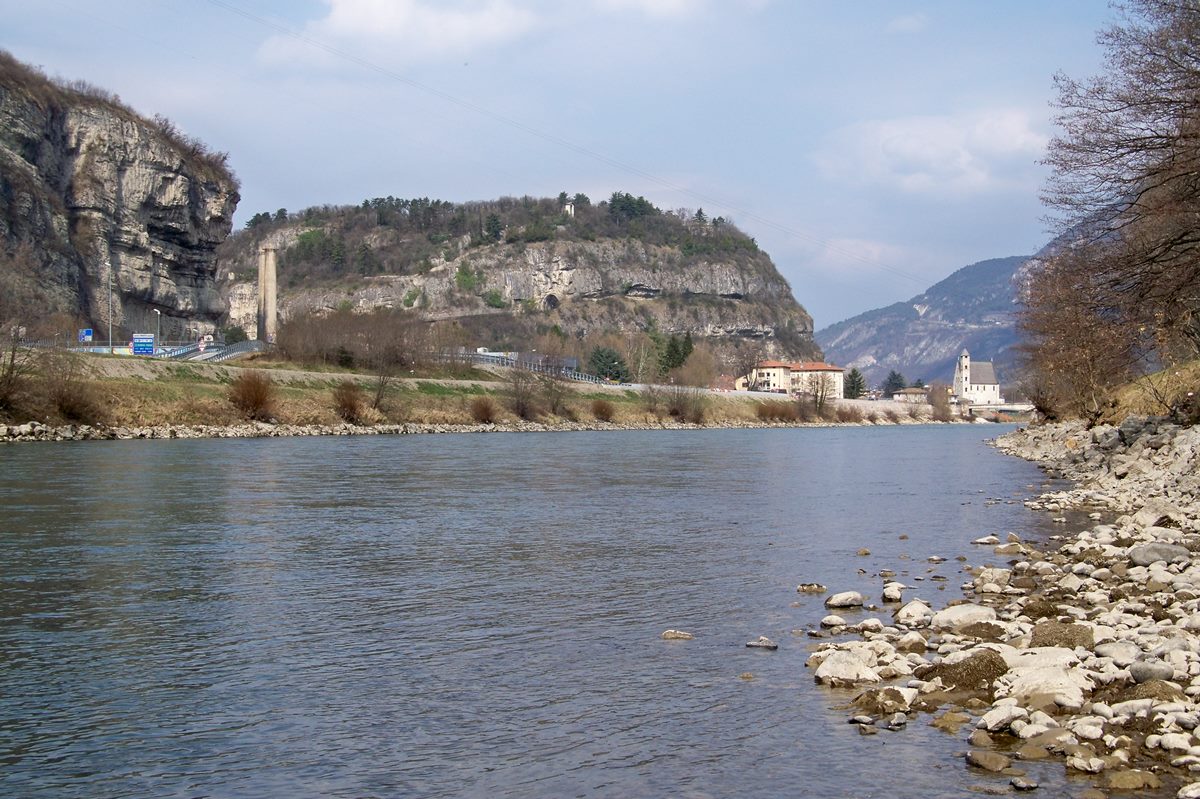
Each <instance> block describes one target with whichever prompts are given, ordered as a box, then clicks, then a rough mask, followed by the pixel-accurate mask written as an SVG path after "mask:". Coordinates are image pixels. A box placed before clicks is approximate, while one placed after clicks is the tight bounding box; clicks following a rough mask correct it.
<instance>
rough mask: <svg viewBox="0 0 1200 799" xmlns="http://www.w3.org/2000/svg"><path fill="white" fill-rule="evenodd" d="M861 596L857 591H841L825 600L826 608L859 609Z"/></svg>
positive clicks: (861, 602)
mask: <svg viewBox="0 0 1200 799" xmlns="http://www.w3.org/2000/svg"><path fill="white" fill-rule="evenodd" d="M862 604H863V595H862V594H860V593H858V592H857V591H842V592H840V593H837V594H832V595H831V596H828V597H826V598H825V607H827V608H861V607H862Z"/></svg>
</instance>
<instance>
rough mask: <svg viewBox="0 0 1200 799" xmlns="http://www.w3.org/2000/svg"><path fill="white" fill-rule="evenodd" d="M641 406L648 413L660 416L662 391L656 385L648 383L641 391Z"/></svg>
mask: <svg viewBox="0 0 1200 799" xmlns="http://www.w3.org/2000/svg"><path fill="white" fill-rule="evenodd" d="M641 396H642V407H643V408H645V409H646V410H647V411H648V412H649V413H652V414H654V415H655V416H661V415H662V413H661V405H662V403H663V391H662V389H661V388H659V387H658V386H656V385H653V384H648V385H647V386H646V387H645V388H643V389H642V391H641Z"/></svg>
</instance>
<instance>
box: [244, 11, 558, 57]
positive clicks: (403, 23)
mask: <svg viewBox="0 0 1200 799" xmlns="http://www.w3.org/2000/svg"><path fill="white" fill-rule="evenodd" d="M325 2H326V4H327V5H328V6H329V9H328V13H327V14H326V15H325V16H324V17H322V18H320V19H318V20H315V21H313V22H310V23H309V24H308V25H307V26H305V28H304V31H303V35H304V36H306V37H308V38H310V39H313V40H315V41H318V42H320V43H321V44H324V45H328V46H330V47H334V48H337V49H339V50H346V51H349V52H352V53H354V54H356V55H361V56H363V57H367V58H372V59H376V60H379V61H381V62H383V63H394V62H396V61H410V60H413V59H415V58H428V57H437V56H446V57H460V56H464V55H469V54H470V53H472V52H474V51H475V50H477V49H478V48H481V47H488V46H493V45H497V44H500V43H503V42H506V41H510V40H512V39H516V38H519V37H520V36H522V35H524V34H525V33H527V32H528V31H530V30H531V29H532V28H534V27H535V26H536V25H537V23H538V17H537V15H536V14H535V13H534V12H532V11H530V10H529V9H527V8H523V7H521V6H520V5H518V4H517V3H515V2H512V1H511V0H477V1H475V2H463V0H458V1H457V2H450V1H449V0H447V1H446V2H431V1H430V0H325ZM261 54H262V56H263V57H264V58H265V59H266V60H268V61H276V62H278V61H284V62H286V61H293V60H304V61H305V62H310V63H311V62H313V61H314V60H316V59H317V58H318V57H319V53H318V52H317V51H314V49H313V48H312V46H311V45H309V44H306V43H304V42H301V41H298V40H297V39H294V38H292V37H290V36H282V35H280V36H273V37H271V38H270V39H268V40H267V41H266V42H265V43H264V44H263V47H262V50H261Z"/></svg>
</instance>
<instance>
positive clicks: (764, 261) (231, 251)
mask: <svg viewBox="0 0 1200 799" xmlns="http://www.w3.org/2000/svg"><path fill="white" fill-rule="evenodd" d="M302 232H303V230H302V228H301V227H300V226H296V227H292V226H288V227H286V228H283V229H281V230H277V231H275V232H274V233H273V234H272V237H273V241H274V242H275V243H276V244H277V246H279V247H280V249H281V251H282V252H283V265H282V266H281V269H282V270H283V271H282V272H281V274H285V275H286V271H287V250H288V247H289V246H291V245H292V244H294V243H295V242H296V241H297V239H298V237H299V236H300V235H301V233H302ZM248 235H249V234H239V236H238V240H237V241H231V243H230V245H229V246H227V247H226V248H223V252H224V253H225V260H224V261H223V264H227V265H228V268H229V269H230V271H231V272H235V273H238V274H247V273H249V272H250V271H251V266H252V258H253V254H254V248H253V247H252V246H249V244H248V242H246V241H241V239H245V238H247V237H248ZM469 243H470V237H469V236H466V237H463V238H461V239H459V240H456V241H455V242H453V243H452V246H447V247H446V248H445V249H444V250H443V251H442V252H441V253H440V254H439V255H438V256H437V257H434V258H432V259H431V261H430V264H431V265H430V267H429V269H428V270H427V271H424V272H422V273H417V274H403V275H394V274H386V275H375V276H369V277H362V278H359V279H356V280H355V281H353V282H352V283H348V284H346V285H341V284H338V285H336V286H334V285H325V286H308V285H301V286H295V287H291V288H288V287H287V285H286V276H285V278H284V279H282V281H281V291H282V294H281V296H280V305H279V308H280V316H281V317H282V318H283V319H284V320H286V319H288V318H291V317H295V316H297V315H299V314H303V313H308V312H317V313H327V312H331V311H334V310H337V309H342V308H349V309H352V310H354V311H360V312H365V311H370V310H373V309H376V308H395V309H408V310H410V311H411V312H412V313H413V314H414V315H415V316H419V317H420V318H423V319H431V320H448V319H457V320H468V319H476V320H482V322H483V323H487V322H489V321H490V322H493V323H496V324H504V323H505V321H504V320H505V318H506V317H507V318H515V319H517V320H518V321H521V320H525V321H528V322H530V323H532V324H533V325H535V326H538V327H550V326H553V325H557V326H558V327H559V328H560V329H561V330H563V331H564V332H566V333H567V334H568V335H571V336H578V337H582V336H585V335H587V334H588V333H592V332H616V333H630V332H635V331H639V330H645V329H647V328H648V327H654V328H656V329H658V330H660V331H662V332H663V333H667V334H680V335H682V334H683V333H685V332H690V333H691V334H692V336H693V338H695V339H696V340H697V341H699V340H707V341H708V342H709V343H712V344H717V345H737V344H742V343H747V342H749V343H755V344H758V345H761V347H762V352H763V357H774V358H789V359H816V358H819V357H820V350H819V349H818V348H817V346H816V344H815V342H814V341H813V337H812V333H813V327H812V317H811V316H809V314H808V312H807V311H805V310H804V308H803V307H801V306H800V304H799V303H797V302H796V299H795V298H794V297H793V296H792V291H791V288H790V287H789V286H788V283H787V281H786V280H784V278H783V277H782V276H781V275H780V274H779V273H778V271H777V270H776V269H775V266H774V264H773V263H771V260H770V258H769V257H768V256H767V255H766V254H765V253H761V252H759V253H756V254H755V255H754V256H753V257H747V256H744V255H743V256H741V257H738V258H728V259H721V258H717V257H713V258H699V259H697V258H686V257H683V256H682V255H681V253H680V251H679V250H678V249H677V248H674V247H668V246H658V245H653V244H647V243H645V242H642V241H639V240H637V239H633V238H627V239H614V238H607V239H602V238H598V239H596V240H595V241H580V240H562V241H557V240H551V241H544V242H537V243H521V244H505V243H496V244H489V245H486V246H483V247H470V246H469ZM378 246H379V248H380V249H379V250H378V251H379V252H386V242H380V243H379V245H378ZM380 257H381V258H382V257H383V256H380ZM464 270H465V271H466V272H469V273H471V274H474V275H477V278H476V279H475V281H474V285H472V287H471V288H470V289H469V290H464V289H463V287H462V285H461V280H460V279H459V278H460V275H461V274H463V272H464ZM222 292H223V294H224V296H225V297H226V298H227V300H228V306H229V312H228V320H229V323H230V324H234V325H238V326H240V327H242V328H243V329H245V330H246V331H247V333H249V334H251V335H253V330H254V319H255V311H256V308H257V292H256V289H255V287H254V285H253V284H251V283H247V282H244V281H233V282H227V283H225V284H223V286H222ZM485 298H490V302H489V301H488V300H487V299H485Z"/></svg>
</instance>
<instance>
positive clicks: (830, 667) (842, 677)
mask: <svg viewBox="0 0 1200 799" xmlns="http://www.w3.org/2000/svg"><path fill="white" fill-rule="evenodd" d="M813 677H814V678H815V679H816V680H817V682H819V683H824V684H826V685H833V686H849V685H860V684H862V683H875V682H879V681H880V680H879V675H878V674H876V673H875V670H874V669H872V668H871V667H869V666H868V665H867V664H866V663H863V661H862V659H861V658H859V657H858V656H856V655H855V654H854V653H853V652H843V651H837V652H834V653H833V654H831V655H830V656H829V657H827V658H825V660H824V661H823V662H822V663H821V665H820V666H818V667H817V670H816V672H815V673H814V674H813Z"/></svg>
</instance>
